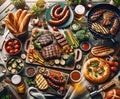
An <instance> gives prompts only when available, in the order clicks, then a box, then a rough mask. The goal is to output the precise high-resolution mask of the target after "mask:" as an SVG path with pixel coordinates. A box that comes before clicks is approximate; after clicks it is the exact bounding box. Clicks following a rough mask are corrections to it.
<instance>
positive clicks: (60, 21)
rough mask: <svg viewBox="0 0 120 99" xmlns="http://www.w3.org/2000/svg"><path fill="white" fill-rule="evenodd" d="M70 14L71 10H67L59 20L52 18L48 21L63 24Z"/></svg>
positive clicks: (53, 23)
mask: <svg viewBox="0 0 120 99" xmlns="http://www.w3.org/2000/svg"><path fill="white" fill-rule="evenodd" d="M69 16H70V10H67V11H66V13H65V15H64V17H63V18H61V19H59V20H52V19H50V20H49V21H48V23H49V24H51V25H61V24H63V23H65V22H66V21H67V20H68V18H69Z"/></svg>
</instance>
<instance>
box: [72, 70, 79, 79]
mask: <svg viewBox="0 0 120 99" xmlns="http://www.w3.org/2000/svg"><path fill="white" fill-rule="evenodd" d="M71 77H72V79H73V80H79V79H80V73H79V72H73V73H72V75H71Z"/></svg>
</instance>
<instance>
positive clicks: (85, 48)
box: [82, 43, 90, 50]
mask: <svg viewBox="0 0 120 99" xmlns="http://www.w3.org/2000/svg"><path fill="white" fill-rule="evenodd" d="M89 47H90V46H89V44H88V43H83V44H82V49H83V50H88V49H89Z"/></svg>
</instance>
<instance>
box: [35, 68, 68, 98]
mask: <svg viewBox="0 0 120 99" xmlns="http://www.w3.org/2000/svg"><path fill="white" fill-rule="evenodd" d="M39 68H41V67H40V66H39V67H38V68H37V70H38V73H41V72H40V71H39ZM42 68H43V67H42ZM51 71H56V70H52V69H48V68H45V71H44V72H43V73H41V74H44V73H46V72H47V73H50V72H51ZM57 72H60V71H57ZM60 73H61V74H62V77H63V79H64V80H65V83H64V84H63V85H62V86H63V87H64V88H65V91H64V92H63V93H62V94H59V93H58V92H57V91H58V90H56V89H54V88H52V87H51V86H50V85H49V87H48V89H47V90H46V92H47V93H50V94H55V95H60V96H64V95H65V94H66V92H67V83H68V79H69V74H67V73H63V72H60Z"/></svg>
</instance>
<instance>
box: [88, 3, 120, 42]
mask: <svg viewBox="0 0 120 99" xmlns="http://www.w3.org/2000/svg"><path fill="white" fill-rule="evenodd" d="M100 9H106V10H107V11H112V12H114V13H115V17H117V18H119V20H120V10H119V9H118V8H117V7H115V6H113V5H110V4H98V5H96V6H94V7H93V8H92V9H91V10H90V11H89V13H88V17H87V20H88V29H89V30H90V32H91V33H92V34H93V35H94V36H95V38H101V39H110V40H111V41H112V42H113V43H116V40H115V39H114V37H115V36H112V35H111V34H110V33H109V34H103V33H98V32H96V31H94V30H92V28H91V25H92V23H93V22H92V21H91V20H90V17H91V16H92V15H93V13H95V12H96V11H98V10H100ZM115 17H114V18H112V19H111V23H112V24H113V22H114V19H115ZM101 19H103V16H100V17H99V18H98V19H97V20H96V21H94V22H97V23H99V22H100V20H101ZM112 24H111V25H109V26H107V28H108V29H109V30H110V28H111V27H112ZM119 32H120V29H118V31H117V33H116V34H118V33H119Z"/></svg>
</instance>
